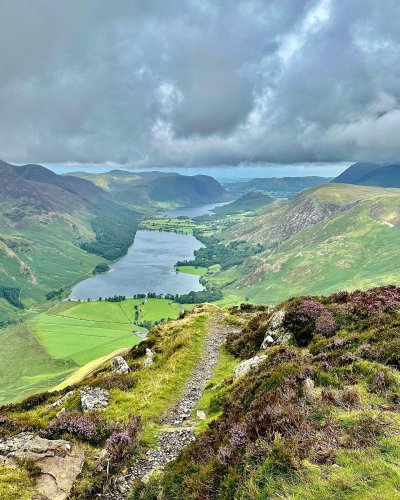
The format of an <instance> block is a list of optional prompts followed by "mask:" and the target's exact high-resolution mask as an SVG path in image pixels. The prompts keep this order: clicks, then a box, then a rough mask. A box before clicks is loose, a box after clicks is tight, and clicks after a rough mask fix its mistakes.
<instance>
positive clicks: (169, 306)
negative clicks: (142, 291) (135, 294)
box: [125, 299, 181, 322]
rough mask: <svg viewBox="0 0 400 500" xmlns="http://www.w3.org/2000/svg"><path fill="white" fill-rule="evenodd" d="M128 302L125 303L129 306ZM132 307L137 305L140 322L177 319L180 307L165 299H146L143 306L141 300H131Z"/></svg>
mask: <svg viewBox="0 0 400 500" xmlns="http://www.w3.org/2000/svg"><path fill="white" fill-rule="evenodd" d="M129 302H130V301H125V303H127V304H129ZM132 304H133V306H135V305H137V306H138V307H139V310H140V315H139V322H140V321H151V322H155V321H160V320H161V319H177V318H178V316H179V314H180V312H181V307H180V305H179V304H177V303H176V302H172V301H170V300H167V299H147V302H146V303H145V304H144V303H143V300H142V299H132Z"/></svg>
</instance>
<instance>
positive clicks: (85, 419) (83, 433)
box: [40, 412, 112, 444]
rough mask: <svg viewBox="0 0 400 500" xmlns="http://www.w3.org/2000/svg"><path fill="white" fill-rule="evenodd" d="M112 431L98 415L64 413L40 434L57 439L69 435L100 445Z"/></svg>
mask: <svg viewBox="0 0 400 500" xmlns="http://www.w3.org/2000/svg"><path fill="white" fill-rule="evenodd" d="M111 431H112V429H110V426H109V425H108V424H106V423H105V422H104V421H102V420H101V418H100V417H99V416H98V415H97V414H91V415H81V414H80V413H77V412H72V413H63V414H61V415H60V416H59V417H56V418H55V419H53V420H52V421H51V422H50V423H49V425H48V426H47V427H46V428H45V429H43V430H42V431H41V433H40V435H41V436H42V437H45V438H54V439H57V438H59V437H61V436H62V435H63V434H69V435H71V436H73V437H75V438H77V439H80V440H82V441H87V442H89V443H92V444H98V443H100V442H101V441H103V440H104V439H106V438H107V437H108V436H109V435H110V434H111Z"/></svg>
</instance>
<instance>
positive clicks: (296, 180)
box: [224, 176, 331, 198]
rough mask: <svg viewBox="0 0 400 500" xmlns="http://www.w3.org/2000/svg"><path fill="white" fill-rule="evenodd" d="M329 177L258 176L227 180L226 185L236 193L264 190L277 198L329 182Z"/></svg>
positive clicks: (291, 195)
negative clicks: (243, 179) (234, 180)
mask: <svg viewBox="0 0 400 500" xmlns="http://www.w3.org/2000/svg"><path fill="white" fill-rule="evenodd" d="M330 181H331V178H328V177H317V176H305V177H271V178H269V179H266V178H256V179H252V180H251V181H243V182H241V181H237V182H226V183H224V187H225V188H226V189H227V190H228V191H229V192H230V193H233V194H235V195H243V194H245V193H247V192H248V191H262V192H264V193H267V194H270V195H271V196H274V197H277V198H293V197H294V196H296V195H297V194H299V193H301V192H302V191H304V190H305V189H309V188H312V187H316V186H320V185H322V184H327V183H328V182H330Z"/></svg>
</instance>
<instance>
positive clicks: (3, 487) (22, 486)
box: [0, 465, 35, 500]
mask: <svg viewBox="0 0 400 500" xmlns="http://www.w3.org/2000/svg"><path fill="white" fill-rule="evenodd" d="M0 477H1V480H0V498H3V499H4V500H30V499H31V498H32V497H33V495H34V493H35V489H34V480H33V479H32V478H31V477H30V476H29V474H28V471H27V470H25V469H24V468H22V467H21V466H19V467H9V466H5V465H1V466H0Z"/></svg>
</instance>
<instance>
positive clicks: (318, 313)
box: [284, 297, 336, 346]
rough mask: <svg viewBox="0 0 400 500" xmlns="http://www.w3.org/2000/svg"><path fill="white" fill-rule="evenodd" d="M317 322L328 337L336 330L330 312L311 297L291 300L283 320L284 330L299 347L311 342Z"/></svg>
mask: <svg viewBox="0 0 400 500" xmlns="http://www.w3.org/2000/svg"><path fill="white" fill-rule="evenodd" d="M320 318H324V319H320ZM317 322H318V324H319V326H320V327H321V328H322V329H326V331H327V332H328V333H329V335H331V334H332V332H334V331H335V329H336V324H335V321H334V319H333V317H332V315H331V314H330V312H329V311H328V310H327V309H326V307H325V306H324V305H323V304H321V302H318V301H317V300H315V299H314V298H312V297H301V298H298V299H295V300H293V301H292V303H290V305H289V306H288V308H287V312H286V315H285V319H284V325H285V328H286V329H287V330H288V331H289V332H291V333H292V334H293V338H294V340H295V341H296V343H297V344H298V345H299V346H306V345H307V344H308V343H309V342H310V341H311V340H312V338H313V336H314V333H315V329H316V324H317ZM321 333H322V332H321Z"/></svg>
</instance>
